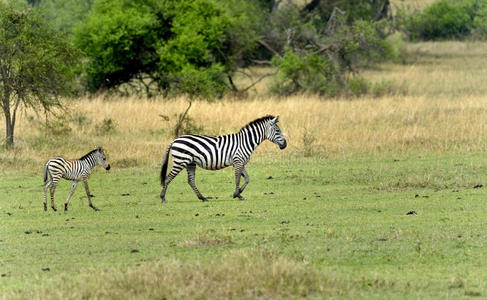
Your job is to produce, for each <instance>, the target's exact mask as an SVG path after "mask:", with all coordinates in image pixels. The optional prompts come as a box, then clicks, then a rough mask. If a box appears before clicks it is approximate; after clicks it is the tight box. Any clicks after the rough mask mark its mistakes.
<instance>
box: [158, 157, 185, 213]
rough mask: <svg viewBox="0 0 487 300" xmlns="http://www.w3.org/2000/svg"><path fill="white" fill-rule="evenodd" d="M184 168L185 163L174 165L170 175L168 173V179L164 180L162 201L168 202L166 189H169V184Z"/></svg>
mask: <svg viewBox="0 0 487 300" xmlns="http://www.w3.org/2000/svg"><path fill="white" fill-rule="evenodd" d="M183 169H184V165H176V164H175V165H174V166H173V167H172V169H171V172H169V175H167V178H166V181H165V182H164V187H163V188H162V191H161V201H162V203H165V202H166V191H167V186H168V185H169V183H171V181H172V180H173V179H174V177H176V176H177V175H178V174H179V172H181V171H182V170H183Z"/></svg>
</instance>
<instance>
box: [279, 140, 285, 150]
mask: <svg viewBox="0 0 487 300" xmlns="http://www.w3.org/2000/svg"><path fill="white" fill-rule="evenodd" d="M286 147H287V142H286V141H284V143H282V144H279V149H281V150H283V149H284V148H286Z"/></svg>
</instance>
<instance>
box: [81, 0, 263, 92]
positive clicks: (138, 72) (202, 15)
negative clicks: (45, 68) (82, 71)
mask: <svg viewBox="0 0 487 300" xmlns="http://www.w3.org/2000/svg"><path fill="white" fill-rule="evenodd" d="M232 3H233V4H235V5H236V6H235V8H236V9H235V10H232V9H231V8H232V7H231V5H230V4H228V3H227V4H226V6H225V5H221V4H220V3H218V2H217V1H212V0H198V1H163V2H159V1H109V0H103V1H101V0H100V1H95V2H94V5H93V8H92V10H91V11H90V14H89V16H88V19H87V22H86V23H83V24H80V26H78V27H77V29H76V31H75V41H76V45H77V46H78V47H80V48H81V49H82V50H83V51H84V52H85V53H86V54H87V55H88V57H89V58H90V61H89V63H88V67H87V75H88V78H89V83H90V87H91V88H92V89H93V90H96V89H99V88H104V87H106V88H110V87H114V86H117V85H119V84H121V83H123V82H128V81H130V80H131V79H133V78H138V79H140V82H141V83H143V84H144V85H145V86H146V88H147V89H146V92H147V94H149V95H150V92H151V90H150V88H151V85H156V86H157V87H158V88H159V89H160V90H161V91H163V92H165V93H177V94H179V93H187V94H190V95H195V96H203V97H214V96H221V95H222V94H223V93H224V91H225V89H226V82H225V79H226V76H225V75H226V73H228V72H231V71H234V70H235V68H236V67H238V66H239V64H238V63H237V61H238V60H239V59H241V57H242V53H243V52H245V51H246V49H250V48H251V46H252V44H251V43H249V38H248V37H246V35H248V34H249V33H251V32H252V28H253V27H254V26H255V25H252V23H255V18H256V16H258V15H259V14H255V12H256V10H255V8H254V10H252V7H251V6H250V5H248V4H245V3H244V4H237V2H236V1H234V2H232ZM251 12H252V16H251V15H250V13H251ZM248 44H250V45H248ZM254 44H255V42H254Z"/></svg>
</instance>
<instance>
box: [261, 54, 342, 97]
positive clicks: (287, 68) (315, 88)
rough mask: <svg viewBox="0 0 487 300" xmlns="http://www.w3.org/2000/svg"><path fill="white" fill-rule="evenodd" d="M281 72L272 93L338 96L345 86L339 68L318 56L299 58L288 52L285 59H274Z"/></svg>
mask: <svg viewBox="0 0 487 300" xmlns="http://www.w3.org/2000/svg"><path fill="white" fill-rule="evenodd" d="M273 63H274V65H275V66H277V67H278V69H279V72H278V74H277V76H276V78H275V82H274V84H273V86H272V87H271V91H272V92H274V93H277V94H284V95H290V94H294V93H297V92H304V91H306V92H311V93H318V94H328V95H336V94H337V93H338V91H339V90H340V87H341V86H342V85H343V79H342V78H341V72H340V71H339V70H338V66H336V65H335V64H333V63H332V62H330V61H328V60H327V59H326V58H324V57H322V56H318V55H308V56H299V55H297V54H296V53H294V52H293V51H292V50H288V51H287V52H286V53H285V54H284V56H283V58H282V59H281V58H278V57H274V58H273Z"/></svg>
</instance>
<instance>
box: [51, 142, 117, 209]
mask: <svg viewBox="0 0 487 300" xmlns="http://www.w3.org/2000/svg"><path fill="white" fill-rule="evenodd" d="M96 165H100V166H102V167H104V168H105V169H106V170H107V171H108V170H110V165H109V164H108V163H107V158H106V156H105V151H104V150H103V148H102V147H98V148H95V149H94V150H92V151H90V152H89V153H88V154H86V155H84V156H83V157H81V158H80V159H75V160H67V159H64V158H62V157H55V158H52V159H50V160H49V161H48V162H47V163H46V165H45V166H44V202H43V203H44V210H45V211H46V210H47V188H48V187H49V186H51V188H50V192H51V207H52V209H53V210H54V211H57V209H56V206H55V205H54V191H55V190H56V186H57V184H58V183H59V180H60V179H61V178H64V179H68V180H72V181H73V183H72V185H71V191H70V192H69V195H68V199H67V200H66V202H65V203H64V210H65V211H67V210H68V204H69V199H71V196H73V193H74V189H75V188H76V185H77V184H78V182H80V181H83V183H84V185H85V190H86V196H88V202H89V205H90V207H91V208H93V209H94V210H98V208H96V207H95V206H93V203H92V202H91V197H92V196H91V194H90V190H89V189H88V177H89V176H90V174H91V169H93V168H94V167H95V166H96Z"/></svg>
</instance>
